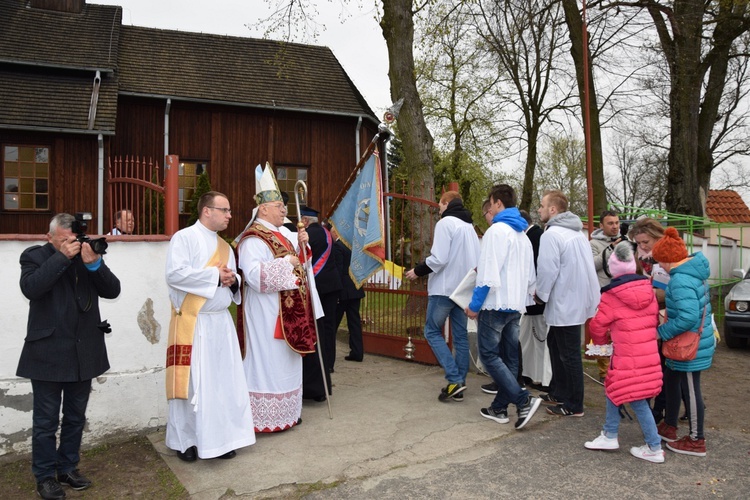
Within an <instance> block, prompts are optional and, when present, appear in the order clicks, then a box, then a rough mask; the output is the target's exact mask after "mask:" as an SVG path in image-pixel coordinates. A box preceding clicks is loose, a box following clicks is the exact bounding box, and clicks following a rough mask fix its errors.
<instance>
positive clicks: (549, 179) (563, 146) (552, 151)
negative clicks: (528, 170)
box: [534, 134, 588, 216]
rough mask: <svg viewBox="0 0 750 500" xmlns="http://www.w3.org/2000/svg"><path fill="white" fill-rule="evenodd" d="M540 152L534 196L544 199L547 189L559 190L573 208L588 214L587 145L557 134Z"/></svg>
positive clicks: (578, 140) (576, 212) (537, 198)
mask: <svg viewBox="0 0 750 500" xmlns="http://www.w3.org/2000/svg"><path fill="white" fill-rule="evenodd" d="M545 144H546V147H545V148H544V149H543V150H541V151H540V157H539V165H538V168H537V183H536V187H535V195H534V199H535V200H536V202H538V201H539V200H541V198H542V194H543V192H544V191H545V190H547V189H559V190H560V191H562V192H563V193H565V195H566V196H567V197H568V202H569V204H570V207H569V209H570V211H571V212H573V213H575V214H576V215H579V216H585V215H586V206H587V204H588V194H587V189H586V148H585V145H584V143H583V141H581V140H580V139H576V138H574V137H571V136H567V135H562V134H555V135H553V136H551V137H550V138H549V139H548V140H546V141H545Z"/></svg>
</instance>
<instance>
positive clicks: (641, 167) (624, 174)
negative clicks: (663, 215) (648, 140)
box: [605, 136, 667, 210]
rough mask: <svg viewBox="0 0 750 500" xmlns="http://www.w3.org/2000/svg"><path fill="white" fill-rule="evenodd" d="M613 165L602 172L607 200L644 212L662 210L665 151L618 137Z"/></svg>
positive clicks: (665, 182)
mask: <svg viewBox="0 0 750 500" xmlns="http://www.w3.org/2000/svg"><path fill="white" fill-rule="evenodd" d="M613 149H614V155H613V157H614V158H613V159H614V161H613V166H614V168H612V169H610V171H609V172H607V173H605V180H606V185H607V199H608V200H609V201H610V202H612V203H615V204H618V205H622V206H626V207H633V208H643V209H657V210H661V209H663V208H664V195H665V193H666V189H667V152H666V150H664V149H661V148H657V147H651V146H648V145H645V144H643V143H642V142H641V141H640V140H639V139H638V138H636V137H632V138H625V137H624V136H620V137H619V139H617V140H616V141H615V143H614V147H613Z"/></svg>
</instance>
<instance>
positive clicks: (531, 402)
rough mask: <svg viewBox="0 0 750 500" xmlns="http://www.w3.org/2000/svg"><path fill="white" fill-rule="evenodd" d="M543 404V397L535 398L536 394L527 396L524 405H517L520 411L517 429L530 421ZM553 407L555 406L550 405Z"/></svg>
mask: <svg viewBox="0 0 750 500" xmlns="http://www.w3.org/2000/svg"><path fill="white" fill-rule="evenodd" d="M541 404H542V400H541V398H535V397H534V396H529V397H528V398H526V404H524V405H523V406H518V405H516V409H517V411H518V420H516V429H517V430H521V429H523V427H524V426H525V425H526V424H528V423H529V420H531V417H533V416H534V413H536V411H537V410H538V409H539V406H540V405H541ZM550 408H553V407H550ZM554 408H562V407H561V406H555V407H554Z"/></svg>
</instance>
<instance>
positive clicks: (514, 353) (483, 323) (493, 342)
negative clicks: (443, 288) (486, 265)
mask: <svg viewBox="0 0 750 500" xmlns="http://www.w3.org/2000/svg"><path fill="white" fill-rule="evenodd" d="M520 319H521V313H518V312H508V311H488V310H484V309H483V310H481V311H479V317H478V318H477V325H478V326H477V346H478V348H479V359H481V360H482V364H483V365H484V368H485V369H486V370H487V373H489V374H490V376H491V377H492V380H494V381H495V383H496V384H497V394H496V395H495V399H494V400H493V401H492V405H491V406H492V408H493V409H495V410H504V409H506V408H507V407H508V404H510V403H513V404H515V405H516V406H523V405H524V404H526V400H527V399H528V397H529V391H527V390H525V389H522V388H521V386H520V385H518V379H517V374H518V324H519V321H520ZM500 353H502V357H501V355H500Z"/></svg>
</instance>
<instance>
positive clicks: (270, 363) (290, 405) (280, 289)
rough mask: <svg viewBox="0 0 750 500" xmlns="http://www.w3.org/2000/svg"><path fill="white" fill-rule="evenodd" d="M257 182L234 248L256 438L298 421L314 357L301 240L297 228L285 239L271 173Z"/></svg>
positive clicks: (304, 241)
mask: <svg viewBox="0 0 750 500" xmlns="http://www.w3.org/2000/svg"><path fill="white" fill-rule="evenodd" d="M257 177H258V176H257V175H256V192H257V194H256V195H255V201H256V203H257V204H258V207H257V211H256V213H255V217H254V219H253V220H252V221H251V223H250V224H249V226H248V228H247V229H246V230H245V231H244V232H243V234H242V236H241V237H240V240H239V244H238V247H237V249H238V256H239V257H238V259H239V262H238V264H239V268H240V269H241V270H242V273H243V276H244V285H245V286H244V296H243V302H242V305H243V311H244V316H243V318H244V331H245V336H244V339H245V351H246V352H245V358H244V366H245V374H246V376H247V387H248V391H249V394H250V405H251V407H252V410H253V419H254V422H255V431H256V432H278V431H283V430H286V429H289V428H291V427H293V426H295V425H297V424H298V423H299V422H300V415H301V412H302V356H303V355H311V353H314V351H315V313H314V310H313V304H312V300H313V295H314V293H315V292H314V290H313V289H311V288H310V287H309V286H308V281H307V277H306V273H305V271H304V269H303V267H302V262H301V258H304V256H303V255H302V254H301V253H300V245H301V246H302V248H303V249H305V248H307V242H308V236H307V233H306V232H305V230H304V228H300V230H299V232H298V233H297V238H296V240H295V241H292V240H290V238H288V237H287V234H288V233H287V231H286V228H283V229H282V226H283V224H284V217H285V215H286V206H285V205H284V201H283V199H282V197H281V192H280V191H279V188H278V185H277V184H276V179H275V177H274V175H273V171H272V170H271V167H270V166H269V165H268V164H266V168H265V170H263V171H262V174H261V175H260V178H257ZM307 251H308V255H309V249H308V250H307Z"/></svg>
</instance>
